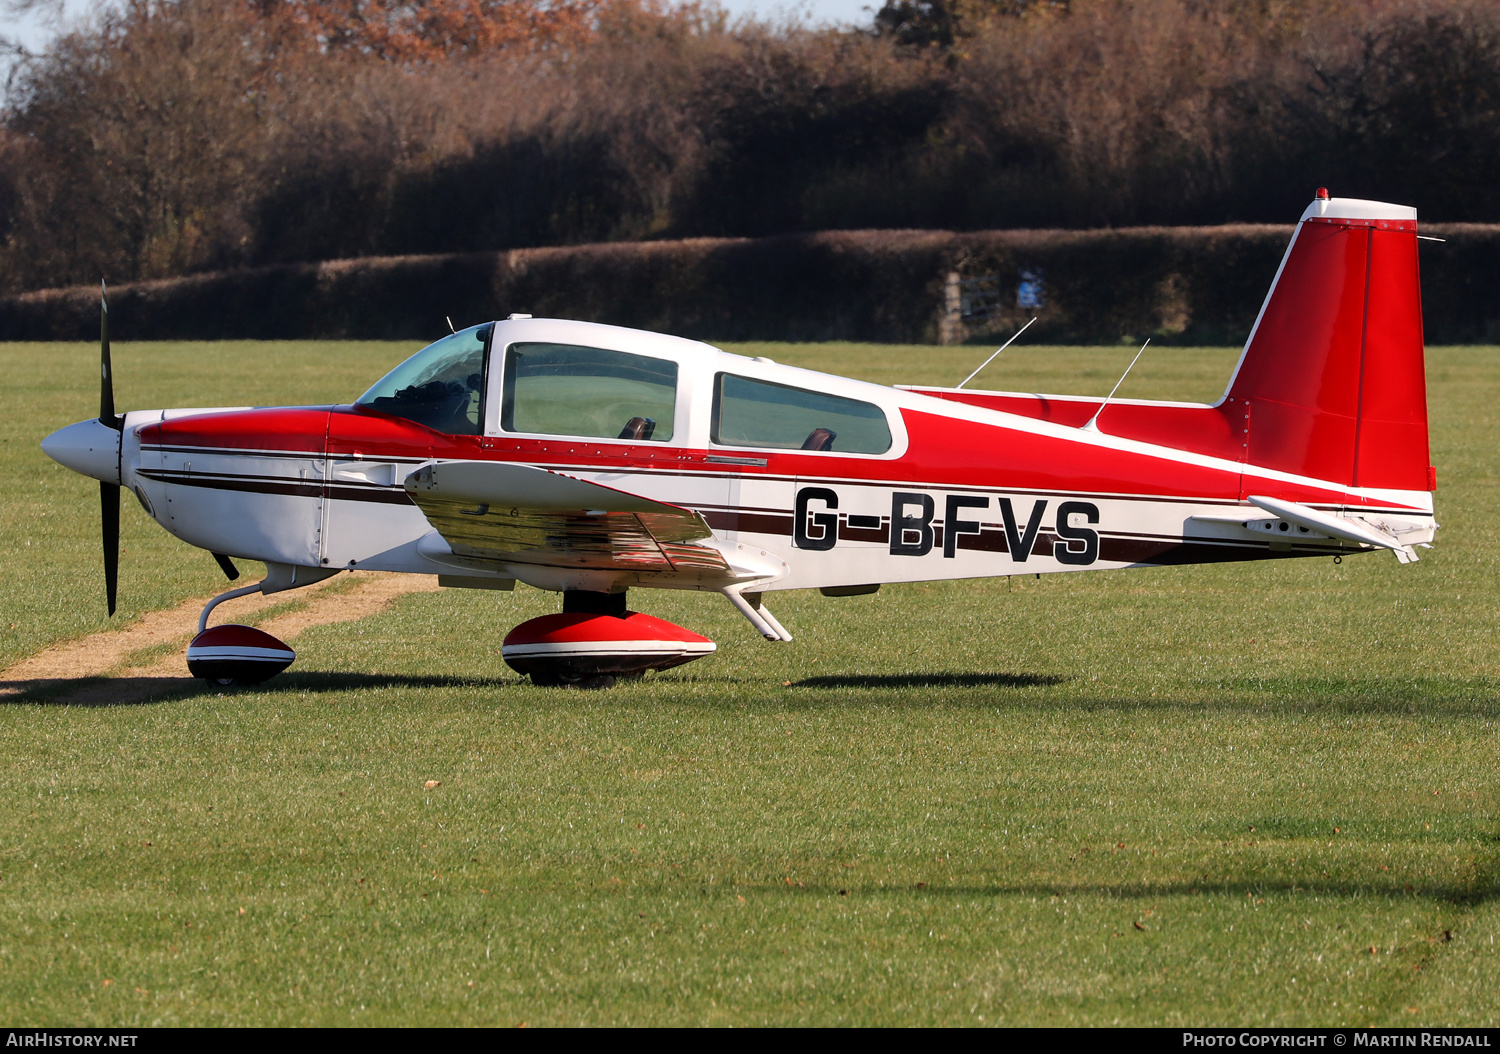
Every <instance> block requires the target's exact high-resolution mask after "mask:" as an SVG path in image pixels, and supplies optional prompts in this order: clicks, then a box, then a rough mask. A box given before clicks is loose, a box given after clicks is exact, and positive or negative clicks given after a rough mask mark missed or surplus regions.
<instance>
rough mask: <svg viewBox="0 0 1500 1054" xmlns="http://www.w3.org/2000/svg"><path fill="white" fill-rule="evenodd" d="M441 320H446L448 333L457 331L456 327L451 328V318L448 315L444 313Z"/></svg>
mask: <svg viewBox="0 0 1500 1054" xmlns="http://www.w3.org/2000/svg"><path fill="white" fill-rule="evenodd" d="M443 321H444V322H446V323H448V332H449V333H457V332H458V330H456V329H454V328H453V319H452V318H451V317H450V316H448V315H444V316H443Z"/></svg>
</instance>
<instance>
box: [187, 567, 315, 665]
mask: <svg viewBox="0 0 1500 1054" xmlns="http://www.w3.org/2000/svg"><path fill="white" fill-rule="evenodd" d="M259 592H261V583H259V582H257V583H255V585H253V586H244V587H242V588H240V589H231V590H230V591H229V592H227V593H221V594H219V595H218V596H216V597H214V598H213V599H212V600H210V601H209V602H208V604H207V605H205V606H204V608H203V614H201V615H199V616H198V635H197V636H196V637H194V638H193V640H192V643H190V644H189V645H188V650H187V664H188V672H190V673H191V674H192V675H193V676H194V677H202V678H203V679H204V680H205V681H207V682H208V683H209V684H210V685H213V686H215V687H218V688H231V687H236V686H240V685H250V684H260V683H261V682H262V681H267V680H270V679H271V678H272V677H275V676H276V675H277V674H278V673H280V672H281V671H282V670H284V669H286V668H287V667H288V666H290V665H291V664H292V660H293V659H295V658H296V657H297V653H296V652H295V651H293V650H292V649H291V647H290V646H289V645H287V644H285V643H283V642H282V641H279V640H277V639H276V638H275V637H273V636H271V635H270V634H269V633H266V632H265V631H264V630H258V629H256V628H255V627H253V626H238V625H234V624H232V623H231V624H227V625H223V626H215V627H214V628H213V629H209V628H208V616H209V613H210V612H212V611H213V609H214V608H216V607H218V606H219V605H220V604H222V603H223V602H224V601H226V600H231V599H233V598H234V597H242V596H246V595H248V594H250V593H259Z"/></svg>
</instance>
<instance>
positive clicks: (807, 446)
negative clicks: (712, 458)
mask: <svg viewBox="0 0 1500 1054" xmlns="http://www.w3.org/2000/svg"><path fill="white" fill-rule="evenodd" d="M711 435H712V437H713V441H714V442H715V443H718V444H720V445H722V446H758V447H777V448H780V449H782V450H825V451H833V452H834V453H840V454H884V453H885V452H886V451H887V450H889V449H890V448H891V429H890V426H889V425H888V424H887V423H886V419H885V411H884V410H882V409H881V408H880V407H878V406H876V405H875V404H874V403H867V402H862V401H860V400H858V399H846V398H844V397H843V396H841V395H828V394H826V393H824V392H814V391H808V390H807V389H805V388H793V387H791V386H790V385H785V384H773V383H771V382H770V381H758V380H752V379H751V378H749V377H740V376H737V375H735V374H733V373H721V374H718V375H717V376H716V377H715V378H714V413H713V430H712V433H711Z"/></svg>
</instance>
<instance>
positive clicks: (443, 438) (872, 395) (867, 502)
mask: <svg viewBox="0 0 1500 1054" xmlns="http://www.w3.org/2000/svg"><path fill="white" fill-rule="evenodd" d="M464 332H465V333H469V332H471V331H464ZM536 348H544V349H546V348H575V349H577V348H582V349H598V350H599V351H600V352H601V353H611V354H618V355H621V356H636V357H639V358H641V359H642V360H643V361H649V362H650V363H652V364H655V365H653V366H652V367H651V368H652V369H654V370H656V371H657V373H658V374H659V375H660V376H661V377H665V378H669V381H662V382H661V383H659V384H658V385H657V387H656V388H653V389H651V391H652V392H655V393H656V394H654V395H652V396H651V398H652V399H654V400H655V402H654V403H652V406H653V407H654V408H655V409H653V410H652V411H651V412H652V413H655V414H656V418H654V419H652V427H654V434H651V433H649V432H648V433H647V435H649V438H648V437H645V436H643V435H641V434H640V432H641V426H639V425H636V426H635V428H636V433H637V434H634V435H629V436H628V437H626V438H620V437H618V436H616V435H614V433H615V431H616V429H617V428H619V427H620V426H624V427H623V429H622V433H629V432H630V429H631V427H632V425H633V424H634V422H636V421H640V420H642V419H643V414H644V411H643V412H642V414H635V415H633V416H631V417H629V418H628V419H627V418H625V416H624V415H625V414H627V413H630V412H631V411H630V410H629V408H628V405H627V406H626V409H623V410H619V411H618V412H616V411H614V410H613V409H611V410H609V411H608V412H615V413H616V416H618V417H621V418H622V419H621V420H619V421H613V420H612V419H603V423H600V422H599V420H595V419H594V418H590V417H589V414H590V413H592V412H593V410H592V409H591V406H593V404H592V403H591V404H588V405H584V404H585V403H586V402H587V400H589V399H592V400H594V402H595V403H599V400H600V399H601V398H603V396H601V395H599V393H598V385H597V384H596V385H595V387H594V388H591V389H590V390H589V392H588V393H584V394H581V395H580V396H579V399H580V404H579V406H578V414H579V417H578V421H579V422H580V424H579V427H578V431H579V433H580V434H572V435H570V434H566V432H565V431H559V429H560V428H561V429H566V428H567V427H569V426H568V425H567V424H566V423H563V424H559V423H558V422H559V421H566V420H567V417H566V414H562V415H561V416H557V415H556V414H554V416H553V417H547V416H546V415H545V414H540V415H538V414H532V416H530V417H528V416H527V413H528V412H529V411H527V409H526V406H525V405H523V404H524V398H522V397H521V396H518V395H517V394H516V393H517V392H518V391H520V392H523V393H524V392H525V391H527V390H529V389H526V388H525V385H526V384H527V383H530V382H528V381H527V380H526V376H527V375H526V374H524V372H523V373H520V374H518V373H517V371H518V369H524V366H517V363H518V362H522V361H523V359H522V354H523V352H522V350H521V349H527V350H526V351H525V353H526V354H540V353H533V352H531V351H530V350H529V349H536ZM483 355H484V359H483V370H482V379H481V375H479V374H475V375H472V376H473V378H474V380H473V398H472V399H471V403H470V409H469V412H468V421H469V424H468V425H464V424H463V421H462V419H460V418H457V417H455V418H454V420H456V421H458V423H459V424H460V425H461V426H462V428H463V429H467V430H468V431H467V433H466V434H459V432H455V431H449V430H444V429H443V428H440V427H433V426H432V425H431V424H424V423H419V421H417V420H413V419H410V418H408V417H406V416H402V415H401V414H400V413H396V412H392V411H391V409H390V407H391V406H397V407H398V408H399V405H401V404H398V403H394V402H393V401H392V400H391V399H390V398H386V399H385V400H384V402H383V403H382V402H381V400H379V399H367V400H365V401H364V402H363V403H353V404H348V405H338V406H316V407H275V408H230V409H215V410H184V411H136V412H132V413H130V414H128V415H126V417H125V421H124V430H123V440H122V443H121V446H120V448H119V470H118V471H119V476H118V480H119V482H120V483H121V484H122V485H123V486H125V487H127V488H128V489H130V490H131V491H133V492H134V493H135V494H136V495H137V496H138V498H139V499H140V501H141V504H142V506H143V507H144V508H145V510H146V511H147V513H148V514H149V515H150V516H151V517H152V518H153V519H155V520H156V521H157V522H158V523H159V524H161V525H162V526H163V527H164V528H165V529H167V530H168V531H170V532H171V533H172V534H174V535H176V536H177V537H179V538H181V539H183V540H184V541H186V542H188V543H190V544H192V545H195V546H199V547H201V548H204V549H208V550H211V551H213V552H217V553H222V554H226V555H229V556H232V557H242V558H248V559H254V560H263V561H267V562H268V563H276V564H285V565H291V566H294V567H308V568H319V569H326V570H329V571H332V570H336V569H340V570H341V569H371V570H383V571H398V572H408V573H419V574H445V575H454V574H456V573H461V574H465V575H470V576H475V577H477V578H483V577H485V576H490V577H494V578H519V579H521V580H523V581H528V582H530V583H532V584H534V585H538V586H541V587H543V588H562V587H563V586H561V585H559V580H558V578H557V574H556V568H555V566H543V564H542V563H537V564H528V562H527V561H525V560H521V561H514V560H512V561H507V562H506V563H505V564H504V565H503V566H501V565H499V564H495V563H493V562H491V563H489V564H486V563H485V562H484V561H476V560H472V559H467V560H466V559H465V558H463V557H460V556H456V555H455V554H454V553H453V552H452V551H451V549H450V547H449V546H448V545H447V544H445V543H444V542H443V540H442V538H441V537H439V536H437V534H436V532H435V531H434V528H433V525H432V524H431V523H430V522H429V521H428V520H427V518H426V517H425V516H424V515H423V513H422V511H421V510H420V509H419V508H418V507H417V506H416V505H414V504H413V503H412V500H411V498H410V497H409V495H408V493H407V491H406V490H405V489H404V488H403V483H404V481H405V480H406V479H407V477H408V476H410V475H411V474H412V473H413V472H415V471H417V470H418V469H419V468H421V467H422V466H423V465H428V464H432V463H434V462H436V463H443V462H450V461H474V462H485V461H500V462H514V463H520V464H525V465H531V466H537V467H540V468H545V469H548V470H551V471H554V472H558V473H563V474H567V475H571V476H575V477H577V478H580V479H583V480H587V481H589V482H593V483H598V484H602V485H605V486H607V487H610V488H613V489H615V490H621V491H628V492H631V493H634V494H639V495H643V496H645V497H648V498H652V499H655V500H657V501H660V502H665V503H668V504H671V505H675V506H679V507H682V508H685V509H689V510H692V511H694V512H696V513H698V514H700V515H701V516H702V517H703V519H704V520H705V521H706V522H707V523H708V525H709V526H710V527H711V528H712V531H713V539H712V541H713V544H715V545H716V546H717V547H718V548H720V549H721V550H724V551H739V552H744V553H747V554H751V556H752V557H754V558H757V559H762V560H763V561H765V562H766V566H767V567H768V568H772V569H773V570H768V571H767V574H766V578H767V581H766V582H765V583H764V588H766V589H797V588H825V589H834V590H836V589H839V588H843V587H856V586H861V585H873V584H878V583H893V582H909V581H921V580H933V579H949V578H976V577H988V576H1003V575H1012V574H1018V573H1025V574H1031V573H1036V574H1046V573H1056V572H1064V571H1082V570H1096V569H1105V568H1124V567H1145V566H1153V565H1164V564H1180V563H1195V562H1218V561H1228V560H1255V559H1265V558H1278V557H1295V556H1315V555H1329V554H1340V553H1350V552H1354V551H1359V550H1360V549H1362V548H1364V547H1362V546H1359V545H1357V544H1353V543H1350V542H1349V541H1347V540H1341V539H1339V538H1334V537H1329V536H1327V535H1322V534H1320V533H1319V532H1317V531H1315V530H1309V529H1308V528H1307V527H1306V526H1305V525H1303V526H1299V525H1298V524H1296V523H1288V522H1287V521H1285V520H1278V519H1277V517H1275V516H1269V515H1267V514H1266V513H1265V512H1263V511H1262V510H1261V509H1260V508H1256V507H1254V506H1253V505H1251V504H1250V502H1249V498H1250V497H1251V496H1269V497H1272V498H1276V499H1279V500H1282V501H1285V502H1293V503H1297V504H1298V505H1301V506H1306V507H1308V508H1313V509H1317V510H1321V511H1322V512H1325V513H1331V514H1334V515H1339V516H1349V515H1353V516H1357V517H1361V518H1363V519H1365V520H1370V521H1373V522H1376V523H1377V524H1379V525H1381V526H1382V527H1383V528H1384V529H1387V530H1390V531H1395V532H1398V533H1399V534H1400V536H1401V538H1402V541H1403V542H1405V543H1408V544H1421V543H1423V542H1427V541H1430V540H1431V537H1432V532H1433V526H1434V525H1433V522H1432V495H1431V493H1430V492H1428V491H1413V490H1392V489H1385V488H1371V487H1351V486H1348V485H1341V484H1338V483H1333V482H1329V481H1326V480H1319V479H1317V478H1314V477H1311V476H1303V475H1298V474H1296V473H1289V472H1285V471H1273V470H1270V469H1265V468H1259V467H1256V466H1255V465H1253V464H1250V463H1249V462H1248V461H1247V459H1246V453H1245V448H1244V445H1243V444H1240V443H1238V440H1237V438H1236V433H1237V429H1236V427H1235V416H1234V415H1235V413H1236V411H1235V409H1234V407H1233V406H1227V405H1224V404H1220V405H1216V406H1207V405H1202V406H1198V405H1193V406H1189V405H1185V404H1163V403H1144V402H1136V401H1126V402H1119V403H1111V404H1110V405H1109V407H1108V408H1107V409H1106V410H1105V411H1104V413H1103V414H1102V415H1101V416H1100V418H1099V420H1098V422H1097V430H1095V429H1085V428H1082V427H1079V424H1080V423H1081V422H1082V421H1084V420H1086V419H1087V417H1088V416H1089V415H1090V414H1092V412H1093V411H1094V410H1095V409H1097V408H1098V406H1099V400H1097V399H1095V400H1068V399H1061V400H1060V399H1058V398H1057V397H1042V396H1032V395H1025V394H1021V393H970V392H952V391H944V390H917V389H899V388H889V387H884V386H880V385H875V384H869V383H866V382H861V381H855V380H850V379H848V378H843V377H836V376H832V375H828V374H822V373H817V372H814V371H809V370H803V369H798V368H794V367H789V366H785V365H781V364H777V363H773V362H770V361H769V360H763V359H749V358H745V357H743V356H738V355H732V354H728V353H725V352H723V351H720V350H718V349H716V348H713V347H711V346H709V345H706V344H701V343H698V342H694V341H688V340H683V339H680V338H675V337H668V336H662V335H658V334H650V333H643V332H639V331H634V330H627V329H620V328H616V327H610V326H600V325H594V324H590V323H582V322H571V321H561V320H549V319H515V320H507V321H502V322H497V323H495V324H494V325H493V329H492V332H491V333H490V334H488V335H487V336H486V338H485V341H484V345H483ZM413 361H415V360H413ZM610 361H614V360H610ZM620 361H625V360H623V359H621V360H620ZM668 367H670V369H669V368H668ZM611 368H612V369H614V368H616V367H613V366H612V367H611ZM543 373H545V371H543ZM518 376H519V377H520V378H521V379H520V380H517V379H516V378H517V377H518ZM538 376H540V377H541V378H542V380H541V381H538V382H536V383H542V382H546V383H549V384H550V383H553V381H554V380H555V378H554V377H553V376H551V375H545V376H544V375H543V374H538ZM621 377H622V378H624V379H622V380H621V381H620V382H619V384H620V390H621V392H622V393H626V394H625V395H621V398H622V399H625V403H621V405H626V403H628V398H627V396H628V395H629V393H630V392H634V391H635V390H636V389H635V388H631V387H630V386H631V385H632V384H636V381H634V380H631V379H630V377H629V376H627V375H626V374H623V373H622V374H621ZM642 383H644V382H642ZM557 384H559V385H563V386H562V387H561V388H559V389H558V391H552V390H551V389H548V394H547V398H548V399H551V400H552V402H550V403H548V404H547V405H548V406H550V407H554V409H555V408H556V407H557V406H563V407H564V408H566V401H567V398H568V392H567V389H566V386H565V384H563V382H562V381H558V382H557ZM508 385H509V386H510V387H507V386H508ZM410 390H413V389H412V388H408V389H403V393H404V392H406V391H410ZM538 390H540V389H538ZM640 390H641V391H645V390H646V389H645V388H641V389H640ZM799 393H800V394H799ZM629 397H634V396H629ZM818 397H822V398H821V399H820V398H818ZM559 399H560V400H562V401H561V402H560V403H559V402H558V400H559ZM518 400H519V401H518ZM778 400H781V401H780V402H778ZM374 403H380V404H381V406H385V407H386V408H384V409H383V408H380V406H377V405H373V404H374ZM600 405H602V404H600ZM609 405H610V406H611V407H613V406H614V405H615V404H614V403H610V404H609ZM826 407H831V408H832V409H826V410H825V409H820V408H826ZM600 412H601V413H605V411H600ZM819 413H828V414H830V415H832V416H829V417H828V420H829V421H831V422H833V425H836V426H837V427H833V425H830V427H829V428H827V429H826V431H828V432H830V433H838V434H840V435H843V436H846V437H850V438H849V439H847V440H845V441H841V440H840V439H839V438H837V437H835V438H834V439H832V440H826V439H819V438H818V433H820V431H823V429H819V428H816V427H815V428H813V429H812V430H810V431H809V433H808V439H807V440H806V442H808V443H814V444H815V443H819V442H821V443H823V445H824V447H825V448H824V449H801V448H794V447H789V446H788V443H789V441H788V440H786V439H785V436H786V435H788V434H792V435H794V438H796V437H799V436H800V432H799V431H797V430H798V429H802V428H804V427H805V424H806V423H808V422H813V423H816V421H818V420H821V419H820V418H818V416H817V415H818V414H819ZM736 415H738V416H736ZM1112 415H1113V416H1112ZM428 417H429V419H430V417H431V415H430V413H429V414H428ZM606 418H607V413H606ZM783 419H784V421H783ZM1116 421H1118V428H1116V427H1115V426H1114V424H1113V422H1116ZM799 422H801V423H799ZM1153 422H1156V423H1154V424H1153ZM663 426H666V427H663ZM74 427H75V428H76V427H79V426H74ZM541 427H544V428H545V430H542V431H538V430H537V429H538V428H541ZM528 428H529V429H531V430H528ZM778 429H780V431H779V432H778V431H777V430H778ZM788 429H790V430H791V431H790V432H789V431H788ZM589 433H594V434H589ZM600 433H605V434H600ZM841 442H851V443H853V445H855V446H856V447H861V448H862V449H855V450H845V449H840V445H841ZM882 444H883V446H882ZM65 463H66V462H65ZM90 474H96V473H94V472H92V471H90ZM101 478H102V477H101ZM606 578H607V581H604V584H605V586H606V587H607V588H613V589H619V588H628V587H659V588H689V589H692V588H718V586H716V585H714V584H713V583H711V582H705V580H704V578H703V576H702V575H701V574H689V573H680V572H678V571H676V570H673V569H671V568H666V569H658V570H651V569H645V570H624V571H614V572H610V573H609V575H608V576H606ZM601 581H602V580H601ZM597 587H598V586H597V585H594V586H589V588H597Z"/></svg>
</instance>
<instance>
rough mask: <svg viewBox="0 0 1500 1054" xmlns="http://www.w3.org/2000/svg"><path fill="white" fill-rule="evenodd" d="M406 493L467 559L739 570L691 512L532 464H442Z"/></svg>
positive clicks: (423, 472) (427, 469) (424, 471)
mask: <svg viewBox="0 0 1500 1054" xmlns="http://www.w3.org/2000/svg"><path fill="white" fill-rule="evenodd" d="M404 486H405V488H406V493H407V494H409V495H410V496H411V500H412V501H413V502H415V503H416V505H417V507H418V508H419V509H421V510H422V514H423V515H424V516H426V517H427V520H428V522H429V523H431V524H432V526H433V527H434V528H436V529H437V532H438V534H440V535H442V537H443V540H444V541H446V542H447V543H448V546H449V548H451V549H452V550H453V552H454V553H456V554H457V555H459V556H469V557H477V558H480V559H485V560H500V561H505V562H508V563H530V564H546V565H549V566H553V567H580V568H595V569H601V570H622V569H623V570H631V571H699V572H701V571H714V572H720V573H726V574H727V573H730V569H729V564H728V562H727V561H726V560H725V559H724V556H723V555H722V554H721V553H720V552H719V551H718V550H717V549H714V548H712V547H710V546H708V545H704V544H701V543H703V542H705V541H707V540H708V539H710V538H712V536H713V532H712V531H710V530H709V527H708V524H707V523H706V522H704V520H703V517H702V516H699V515H698V514H697V513H696V512H693V511H692V510H690V509H684V508H681V507H679V506H677V505H668V504H666V503H665V502H660V501H653V500H652V499H650V498H644V497H641V496H640V495H638V494H631V493H628V492H627V491H623V490H616V489H615V488H613V487H605V486H602V485H600V484H598V483H589V482H588V481H586V480H581V479H577V478H576V477H573V476H565V475H562V474H561V473H557V472H550V471H548V470H547V469H542V468H534V467H532V466H530V465H515V464H510V463H507V462H501V461H440V462H436V463H434V464H431V465H424V466H422V467H421V468H420V469H418V470H417V471H416V472H413V473H412V474H411V475H409V476H407V477H406V481H405V484H404Z"/></svg>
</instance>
